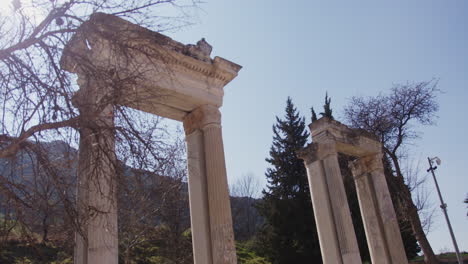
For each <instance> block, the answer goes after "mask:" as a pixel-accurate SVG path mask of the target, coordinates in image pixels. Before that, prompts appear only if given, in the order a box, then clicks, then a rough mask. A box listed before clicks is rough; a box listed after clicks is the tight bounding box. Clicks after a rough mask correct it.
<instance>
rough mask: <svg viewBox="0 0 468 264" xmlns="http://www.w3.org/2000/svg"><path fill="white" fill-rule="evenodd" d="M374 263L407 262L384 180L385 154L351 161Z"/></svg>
mask: <svg viewBox="0 0 468 264" xmlns="http://www.w3.org/2000/svg"><path fill="white" fill-rule="evenodd" d="M351 168H352V172H353V176H354V179H355V182H356V190H357V194H358V199H359V206H360V209H361V215H362V219H363V222H364V227H365V230H366V237H367V242H368V246H369V251H370V254H371V259H372V262H373V263H383V264H385V263H389V264H391V263H403V264H404V263H408V260H407V258H406V253H405V249H404V246H403V240H402V238H401V233H400V229H399V227H398V221H397V218H396V214H395V210H394V207H393V203H392V200H391V197H390V192H389V190H388V186H387V181H386V179H385V174H384V168H383V164H382V154H375V155H369V156H365V157H362V158H359V159H358V160H356V161H354V162H353V163H352V164H351Z"/></svg>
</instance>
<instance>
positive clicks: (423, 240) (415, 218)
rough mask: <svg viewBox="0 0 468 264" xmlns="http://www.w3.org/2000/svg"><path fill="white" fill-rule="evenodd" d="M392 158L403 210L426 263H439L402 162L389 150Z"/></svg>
mask: <svg viewBox="0 0 468 264" xmlns="http://www.w3.org/2000/svg"><path fill="white" fill-rule="evenodd" d="M387 153H388V154H389V156H390V158H391V159H392V162H393V164H394V166H395V172H396V174H397V182H398V185H399V186H398V187H399V189H400V200H401V201H402V205H403V207H404V208H403V210H404V211H405V215H406V217H407V218H408V220H409V222H410V223H411V228H412V229H413V234H414V236H415V237H416V240H417V241H418V243H419V246H420V247H421V249H422V251H423V253H424V262H425V263H426V264H439V260H438V259H437V257H436V256H435V254H434V251H433V250H432V247H431V244H429V241H428V240H427V237H426V234H425V233H424V230H423V227H422V224H421V220H420V219H419V214H418V209H417V208H416V206H415V205H414V202H413V199H412V197H411V192H410V190H409V188H408V186H407V185H406V184H405V181H404V178H403V174H402V172H401V168H400V163H399V162H398V158H397V157H396V155H394V154H393V153H389V152H387Z"/></svg>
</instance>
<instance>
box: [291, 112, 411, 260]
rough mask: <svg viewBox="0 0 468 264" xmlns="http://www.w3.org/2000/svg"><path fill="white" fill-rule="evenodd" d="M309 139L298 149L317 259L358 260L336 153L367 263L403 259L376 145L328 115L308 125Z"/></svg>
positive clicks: (371, 139)
mask: <svg viewBox="0 0 468 264" xmlns="http://www.w3.org/2000/svg"><path fill="white" fill-rule="evenodd" d="M310 130H311V135H312V139H313V143H312V144H310V145H309V146H307V147H306V148H305V149H303V150H301V151H299V152H298V154H299V156H300V157H301V158H302V159H303V160H304V164H305V166H306V169H307V174H308V178H309V185H310V192H311V198H312V203H313V206H314V214H315V221H316V224H317V230H318V235H319V240H320V249H321V252H322V258H323V262H324V263H326V264H357V263H362V262H361V257H360V254H359V248H358V244H357V241H356V235H355V232H354V227H353V223H352V219H351V214H350V211H349V206H348V201H347V197H346V193H345V188H344V185H343V179H342V176H341V172H340V166H339V163H338V153H343V154H346V155H349V156H353V157H356V158H357V159H356V160H355V161H354V162H352V163H351V164H350V167H351V169H352V173H353V177H354V181H355V183H356V190H357V194H358V200H359V205H360V210H361V214H362V219H363V222H364V228H365V231H366V237H367V243H368V246H369V251H370V255H371V259H372V263H378V264H404V263H408V261H407V258H406V254H405V249H404V247H403V241H402V238H401V234H400V229H399V227H398V222H397V219H396V215H395V211H394V208H393V204H392V200H391V198H390V193H389V190H388V186H387V183H386V180H385V175H384V168H383V164H382V145H381V143H380V142H379V141H378V140H376V139H375V137H374V136H372V135H369V134H367V133H365V132H363V131H360V130H359V131H358V130H353V129H350V128H348V127H346V126H345V125H343V124H341V123H339V122H337V121H335V120H331V119H328V118H321V119H319V120H317V121H315V122H313V123H312V124H311V125H310Z"/></svg>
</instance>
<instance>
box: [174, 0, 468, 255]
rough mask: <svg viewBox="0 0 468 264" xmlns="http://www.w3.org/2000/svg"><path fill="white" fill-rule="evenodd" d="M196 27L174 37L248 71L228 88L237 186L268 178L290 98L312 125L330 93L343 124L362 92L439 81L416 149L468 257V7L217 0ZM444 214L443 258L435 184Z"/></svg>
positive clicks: (461, 2) (226, 126)
mask: <svg viewBox="0 0 468 264" xmlns="http://www.w3.org/2000/svg"><path fill="white" fill-rule="evenodd" d="M195 13H196V17H197V18H196V20H195V23H196V24H194V25H193V26H190V27H187V28H184V29H182V30H179V31H177V32H173V33H166V34H169V35H170V36H171V37H172V38H174V39H176V40H178V41H181V42H183V43H195V42H196V41H198V40H199V39H200V38H201V37H205V38H206V40H207V41H208V42H209V43H210V44H212V45H213V47H214V50H213V55H216V56H221V57H224V58H226V59H229V60H231V61H233V62H236V63H238V64H240V65H242V66H243V67H244V68H243V69H242V70H241V71H240V73H239V76H238V77H237V78H236V79H235V80H234V81H232V82H231V83H230V84H229V85H228V86H227V87H226V88H225V99H224V106H223V108H222V114H223V133H224V140H225V141H224V143H225V151H226V162H227V169H228V177H229V180H230V181H231V182H233V181H235V179H236V178H238V177H240V176H241V175H243V174H246V173H253V174H254V175H255V176H256V177H257V178H259V179H260V180H261V181H262V182H265V180H264V179H265V176H264V173H265V169H266V167H267V166H268V165H267V163H266V162H265V158H266V157H267V156H268V151H269V148H270V145H271V142H272V129H271V128H272V125H273V124H274V122H275V116H276V115H280V116H282V115H283V113H284V107H285V102H286V98H287V96H291V97H292V99H293V102H294V103H295V104H296V106H297V107H298V109H299V110H300V111H301V113H302V114H303V115H305V116H306V119H307V122H309V119H310V110H309V108H310V107H311V106H314V107H315V109H317V110H321V107H322V105H323V98H324V95H325V92H326V91H328V93H329V95H330V96H331V98H332V107H333V110H334V113H335V117H336V118H337V119H338V120H340V117H341V116H342V109H343V106H344V105H345V103H346V102H347V100H348V99H349V98H350V97H351V96H354V95H376V94H378V93H379V92H381V91H382V92H385V91H386V90H387V89H389V88H390V87H391V86H392V84H394V83H401V82H406V81H423V80H430V79H432V78H440V82H439V88H440V89H442V90H443V91H444V94H442V95H440V97H439V102H440V112H439V113H438V115H439V119H438V121H437V125H436V126H432V127H422V128H420V129H419V131H421V134H420V135H421V139H419V140H417V141H416V142H415V144H414V145H412V146H410V150H411V155H412V158H413V159H420V160H421V164H420V170H421V173H422V175H426V174H427V173H426V172H425V170H426V169H427V167H428V166H427V160H425V159H426V157H427V156H431V157H432V156H438V157H440V158H441V159H442V165H441V166H439V168H438V170H437V171H436V173H437V175H438V177H439V182H440V187H441V189H442V192H443V195H444V197H445V199H446V203H447V204H448V210H449V215H450V218H451V220H452V224H453V228H454V230H455V232H456V237H457V240H458V243H459V247H460V249H461V250H465V251H468V217H467V215H466V214H467V211H468V209H467V208H466V205H465V204H463V200H464V198H465V196H466V194H468V172H467V166H466V165H467V163H468V159H467V150H468V143H467V138H466V136H467V135H468V124H467V121H468V118H467V116H466V114H465V113H464V112H465V108H464V107H465V106H466V105H467V103H468V1H466V0H455V1H451V0H448V1H427V0H426V1H419V0H417V1H416V0H415V1H400V0H398V1H313V0H307V1H305V0H296V1H277V0H268V1H267V0H255V1H251V0H237V1H233V0H230V1H227V0H208V1H207V3H205V4H203V5H201V6H200V9H199V10H198V11H197V12H195ZM427 190H428V192H429V193H430V195H431V196H432V200H433V201H434V207H435V209H436V218H435V224H434V226H433V227H432V230H431V232H430V234H429V240H430V242H431V244H432V245H433V247H434V250H435V251H436V252H437V253H438V252H441V251H446V250H453V246H452V243H451V240H450V236H449V233H448V229H447V226H446V224H445V220H444V218H443V216H442V214H441V211H440V209H439V208H438V204H437V199H436V198H437V197H436V196H435V195H436V193H435V187H434V184H433V181H432V179H430V178H429V181H428V184H427Z"/></svg>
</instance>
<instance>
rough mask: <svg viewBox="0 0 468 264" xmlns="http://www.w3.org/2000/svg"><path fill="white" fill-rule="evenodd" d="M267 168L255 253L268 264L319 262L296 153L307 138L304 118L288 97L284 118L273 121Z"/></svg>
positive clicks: (303, 173)
mask: <svg viewBox="0 0 468 264" xmlns="http://www.w3.org/2000/svg"><path fill="white" fill-rule="evenodd" d="M276 121H277V123H276V124H275V125H274V126H273V134H274V136H273V144H272V146H271V149H270V157H269V158H267V159H266V161H267V162H268V163H270V164H271V168H268V169H267V172H266V177H267V179H268V185H267V189H266V190H264V191H263V200H262V201H261V202H260V203H259V205H258V209H259V213H260V214H261V215H262V216H263V217H264V219H265V223H264V225H263V226H262V228H261V230H260V232H259V234H258V237H257V241H258V243H257V250H258V251H259V252H260V253H261V254H262V255H264V256H265V257H266V258H268V259H269V260H270V261H271V262H272V264H290V263H321V261H322V260H321V255H320V247H319V242H318V237H317V231H316V227H315V219H314V216H313V209H312V202H311V199H310V192H309V186H308V180H307V174H306V170H305V167H304V163H303V161H302V160H300V159H298V158H297V156H296V151H297V150H299V149H301V148H303V147H304V146H305V145H306V143H307V139H308V137H309V133H308V132H307V131H306V125H305V122H304V118H303V117H300V116H299V114H298V112H297V110H296V108H295V107H294V105H293V103H292V101H291V98H288V99H287V102H286V115H285V117H284V119H280V118H278V117H277V118H276Z"/></svg>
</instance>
